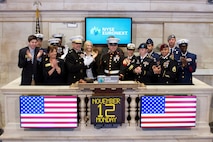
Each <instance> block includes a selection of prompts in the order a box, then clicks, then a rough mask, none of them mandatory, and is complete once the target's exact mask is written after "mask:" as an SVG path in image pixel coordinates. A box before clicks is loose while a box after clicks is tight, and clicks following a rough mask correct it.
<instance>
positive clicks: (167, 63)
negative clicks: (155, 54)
mask: <svg viewBox="0 0 213 142" xmlns="http://www.w3.org/2000/svg"><path fill="white" fill-rule="evenodd" d="M169 62H170V61H169V60H168V61H166V62H164V63H163V67H164V68H168V66H169Z"/></svg>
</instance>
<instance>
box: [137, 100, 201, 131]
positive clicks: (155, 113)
mask: <svg viewBox="0 0 213 142" xmlns="http://www.w3.org/2000/svg"><path fill="white" fill-rule="evenodd" d="M196 100H197V98H196V96H142V97H141V107H140V109H141V110H140V112H141V125H140V126H141V127H142V128H189V127H195V125H196Z"/></svg>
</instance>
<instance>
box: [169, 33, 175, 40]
mask: <svg viewBox="0 0 213 142" xmlns="http://www.w3.org/2000/svg"><path fill="white" fill-rule="evenodd" d="M172 38H176V37H175V35H174V34H171V35H169V36H168V39H167V41H169V40H170V39H172Z"/></svg>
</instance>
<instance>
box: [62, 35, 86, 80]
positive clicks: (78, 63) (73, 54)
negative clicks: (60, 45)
mask: <svg viewBox="0 0 213 142" xmlns="http://www.w3.org/2000/svg"><path fill="white" fill-rule="evenodd" d="M70 40H71V41H72V43H75V44H79V45H80V46H81V44H82V42H83V41H82V38H81V37H79V36H75V37H72V38H71V39H70ZM82 55H83V52H82V51H81V49H80V50H78V51H77V50H75V49H71V50H69V51H68V53H67V55H66V57H65V66H66V72H67V84H71V83H75V82H77V81H79V80H81V79H82V80H83V79H84V77H85V76H86V73H85V69H86V66H85V65H84V59H83V56H82Z"/></svg>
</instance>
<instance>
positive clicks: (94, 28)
mask: <svg viewBox="0 0 213 142" xmlns="http://www.w3.org/2000/svg"><path fill="white" fill-rule="evenodd" d="M100 33H101V29H100V28H98V27H95V26H94V27H93V28H91V29H90V34H92V35H98V34H100Z"/></svg>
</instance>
